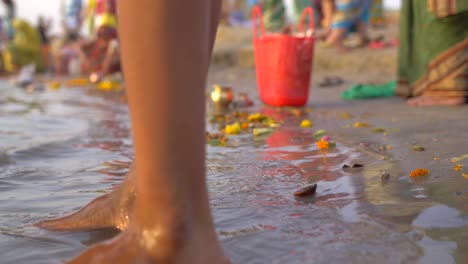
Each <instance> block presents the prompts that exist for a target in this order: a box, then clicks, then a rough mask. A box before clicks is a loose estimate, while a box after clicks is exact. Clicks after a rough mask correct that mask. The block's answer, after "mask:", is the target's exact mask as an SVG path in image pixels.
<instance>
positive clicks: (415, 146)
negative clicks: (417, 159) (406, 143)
mask: <svg viewBox="0 0 468 264" xmlns="http://www.w3.org/2000/svg"><path fill="white" fill-rule="evenodd" d="M424 150H426V148H424V147H423V146H420V145H414V146H413V151H418V152H421V151H424Z"/></svg>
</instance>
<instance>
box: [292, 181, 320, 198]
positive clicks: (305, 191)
mask: <svg viewBox="0 0 468 264" xmlns="http://www.w3.org/2000/svg"><path fill="white" fill-rule="evenodd" d="M316 193H317V184H313V185H309V186H306V187H304V188H302V189H300V190H299V191H296V192H295V193H294V196H296V197H306V196H312V195H315V194H316Z"/></svg>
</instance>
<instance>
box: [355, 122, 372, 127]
mask: <svg viewBox="0 0 468 264" xmlns="http://www.w3.org/2000/svg"><path fill="white" fill-rule="evenodd" d="M353 127H355V128H361V127H369V124H367V123H364V122H355V123H354V124H353Z"/></svg>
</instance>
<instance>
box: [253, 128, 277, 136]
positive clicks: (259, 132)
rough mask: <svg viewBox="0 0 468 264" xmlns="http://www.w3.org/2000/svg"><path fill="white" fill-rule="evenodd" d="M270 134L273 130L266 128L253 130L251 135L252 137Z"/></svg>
mask: <svg viewBox="0 0 468 264" xmlns="http://www.w3.org/2000/svg"><path fill="white" fill-rule="evenodd" d="M271 132H273V129H271V128H268V127H265V128H263V127H260V128H254V129H253V130H252V133H253V135H254V136H261V135H266V134H270V133H271Z"/></svg>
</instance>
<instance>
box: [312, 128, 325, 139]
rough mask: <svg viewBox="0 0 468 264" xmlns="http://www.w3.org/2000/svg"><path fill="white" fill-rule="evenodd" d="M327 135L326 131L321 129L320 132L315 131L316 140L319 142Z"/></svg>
mask: <svg viewBox="0 0 468 264" xmlns="http://www.w3.org/2000/svg"><path fill="white" fill-rule="evenodd" d="M326 134H327V131H326V130H323V129H320V130H317V131H315V133H314V138H315V139H317V140H318V139H320V138H322V137H323V136H325V135H326Z"/></svg>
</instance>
